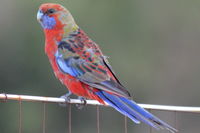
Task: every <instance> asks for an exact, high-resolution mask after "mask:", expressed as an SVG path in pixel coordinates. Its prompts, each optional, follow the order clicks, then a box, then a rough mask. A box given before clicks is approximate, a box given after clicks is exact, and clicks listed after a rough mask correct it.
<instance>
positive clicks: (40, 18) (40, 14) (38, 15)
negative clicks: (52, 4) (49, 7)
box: [37, 10, 44, 21]
mask: <svg viewBox="0 0 200 133" xmlns="http://www.w3.org/2000/svg"><path fill="white" fill-rule="evenodd" d="M43 15H44V13H43V12H42V11H41V10H38V12H37V20H38V21H42V17H43Z"/></svg>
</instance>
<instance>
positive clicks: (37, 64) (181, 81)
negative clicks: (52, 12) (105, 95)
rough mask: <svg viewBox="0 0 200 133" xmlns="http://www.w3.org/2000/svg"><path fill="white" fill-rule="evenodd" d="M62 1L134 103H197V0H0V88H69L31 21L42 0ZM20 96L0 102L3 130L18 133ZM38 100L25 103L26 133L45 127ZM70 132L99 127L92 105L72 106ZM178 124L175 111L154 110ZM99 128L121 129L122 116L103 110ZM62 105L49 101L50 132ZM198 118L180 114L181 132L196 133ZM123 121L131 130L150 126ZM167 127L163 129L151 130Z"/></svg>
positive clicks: (109, 132)
mask: <svg viewBox="0 0 200 133" xmlns="http://www.w3.org/2000/svg"><path fill="white" fill-rule="evenodd" d="M45 2H58V3H60V4H62V5H64V6H65V7H67V8H68V9H69V10H70V11H71V13H72V15H73V16H74V18H75V20H76V22H77V24H78V25H79V26H80V27H81V28H82V29H83V30H85V32H86V33H87V34H88V35H89V36H90V37H91V38H92V39H93V40H94V41H95V42H97V43H98V44H99V45H100V47H101V49H102V51H103V52H104V54H105V55H107V56H109V57H110V59H109V61H110V63H111V65H112V66H113V68H114V70H115V71H116V73H117V75H118V77H119V79H120V80H121V81H122V83H123V84H124V85H125V86H126V87H127V88H128V89H129V91H130V92H131V94H132V95H133V98H134V100H136V101H137V102H139V103H150V104H167V105H185V106H200V97H199V93H200V89H199V88H200V83H199V82H200V61H199V58H200V52H199V50H200V44H199V42H200V1H199V0H190V1H186V0H176V1H174V0H167V1H165V0H48V1H47V0H1V2H0V61H1V63H0V73H1V74H0V91H1V92H6V93H12V94H26V95H40V96H54V97H59V96H61V95H63V94H64V93H66V92H67V89H66V88H65V86H63V85H61V83H60V82H59V81H58V80H57V79H56V78H55V76H54V74H53V71H52V69H51V67H50V64H49V61H48V59H47V57H46V55H45V53H44V34H43V31H42V28H41V26H40V25H39V24H38V22H37V20H36V13H37V10H38V7H39V5H40V4H41V3H45ZM18 106H19V105H18V102H16V101H9V102H6V103H3V102H2V103H0V133H16V132H18V125H19V124H18V121H19V118H18V114H19V110H18ZM42 109H43V104H42V103H31V102H23V103H22V115H23V116H22V128H23V132H24V133H36V132H37V133H41V132H42V112H43V110H42ZM72 109H73V110H72V111H73V113H72V132H73V133H80V132H81V133H93V132H96V110H95V107H93V106H87V107H86V108H84V109H83V110H78V109H77V108H76V107H74V106H73V107H72ZM152 112H153V113H154V114H156V115H157V116H158V117H160V118H161V119H162V120H165V121H167V122H168V123H170V124H171V125H172V126H175V122H174V119H175V118H174V116H175V113H173V112H163V111H152ZM100 117H101V118H100V128H101V133H122V132H123V131H124V117H123V116H122V115H120V114H119V113H118V112H116V111H114V110H113V109H111V108H104V107H101V108H100ZM67 118H68V116H67V109H66V108H62V107H60V106H58V105H57V104H47V123H46V128H47V133H65V132H67V130H68V127H67ZM199 123H200V116H199V115H198V114H191V113H178V114H177V126H178V128H179V130H180V133H190V132H191V133H199V129H200V128H199ZM149 131H150V128H149V127H148V126H146V125H145V124H140V125H136V124H134V123H133V122H131V121H130V120H129V121H128V132H130V133H132V132H137V133H143V132H149ZM153 132H155V133H168V131H159V132H158V131H155V130H153Z"/></svg>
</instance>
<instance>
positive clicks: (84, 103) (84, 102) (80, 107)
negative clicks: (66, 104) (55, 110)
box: [76, 97, 87, 109]
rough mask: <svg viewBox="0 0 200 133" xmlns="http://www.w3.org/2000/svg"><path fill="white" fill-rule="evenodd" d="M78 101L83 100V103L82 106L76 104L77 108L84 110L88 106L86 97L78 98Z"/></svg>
mask: <svg viewBox="0 0 200 133" xmlns="http://www.w3.org/2000/svg"><path fill="white" fill-rule="evenodd" d="M78 99H80V100H81V103H80V104H76V107H77V108H78V109H83V108H84V107H85V106H86V104H87V101H86V98H84V97H78Z"/></svg>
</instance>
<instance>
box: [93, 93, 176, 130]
mask: <svg viewBox="0 0 200 133" xmlns="http://www.w3.org/2000/svg"><path fill="white" fill-rule="evenodd" d="M96 94H97V95H98V96H99V97H100V98H101V99H103V100H104V101H105V102H106V103H108V104H109V105H110V106H112V107H113V108H115V109H116V110H117V111H119V112H120V113H122V114H124V115H125V116H127V117H129V118H130V119H131V120H133V121H134V122H135V123H137V124H139V123H140V121H142V122H144V123H146V124H148V125H150V126H152V127H154V128H156V129H158V130H159V129H167V130H169V131H171V132H172V133H175V132H177V130H176V129H175V128H173V127H171V126H170V125H168V124H167V123H165V122H163V121H162V120H160V119H159V118H157V117H156V116H154V115H153V114H151V113H149V112H148V111H147V110H145V109H143V108H142V107H140V106H139V105H137V104H136V103H135V102H134V101H132V100H129V99H127V98H124V97H119V96H115V95H111V94H109V93H107V92H104V91H99V92H96Z"/></svg>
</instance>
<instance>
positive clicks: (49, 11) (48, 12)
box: [47, 8, 56, 14]
mask: <svg viewBox="0 0 200 133" xmlns="http://www.w3.org/2000/svg"><path fill="white" fill-rule="evenodd" d="M55 11H56V10H55V9H52V8H51V9H49V10H47V14H52V13H54V12H55Z"/></svg>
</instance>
